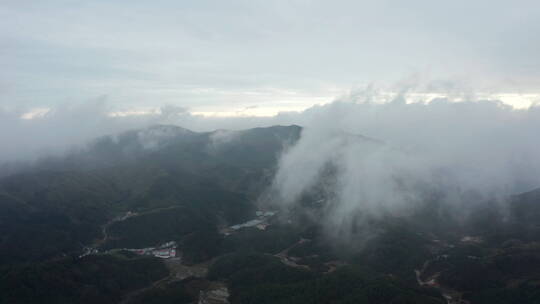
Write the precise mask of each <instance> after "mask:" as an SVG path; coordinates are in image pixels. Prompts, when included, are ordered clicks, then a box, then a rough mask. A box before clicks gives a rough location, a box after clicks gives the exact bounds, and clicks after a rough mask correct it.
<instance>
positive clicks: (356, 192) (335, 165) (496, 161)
mask: <svg viewBox="0 0 540 304" xmlns="http://www.w3.org/2000/svg"><path fill="white" fill-rule="evenodd" d="M358 96H360V97H358ZM369 100H372V98H371V97H369V98H367V97H366V96H364V95H362V94H360V95H356V97H355V96H352V97H349V98H345V99H342V100H341V101H336V102H333V103H331V104H328V105H324V106H317V107H313V108H311V109H308V110H306V111H305V112H304V113H303V114H302V119H303V126H305V128H304V130H303V131H302V135H301V139H300V140H299V142H298V143H297V144H296V145H295V146H294V147H292V148H290V149H289V150H287V151H286V153H284V154H283V155H282V157H281V160H280V165H279V170H278V171H277V174H276V176H275V180H274V184H273V188H274V190H275V191H277V193H278V195H279V197H278V201H280V202H282V203H283V204H285V205H286V206H290V205H293V204H295V203H297V202H298V201H299V200H300V199H301V197H302V196H303V195H304V194H306V193H310V192H311V193H313V192H317V191H319V192H320V191H324V192H326V193H327V195H326V198H325V199H326V200H328V201H330V205H331V206H332V208H331V209H329V210H327V220H328V222H327V224H329V225H334V226H337V227H333V228H336V231H340V233H342V232H343V231H341V230H339V227H340V226H343V225H347V223H348V222H350V221H351V218H352V217H353V216H356V215H358V214H363V215H366V216H374V217H377V216H382V215H384V214H397V215H403V214H406V212H408V211H409V210H411V209H413V208H414V205H415V204H419V203H422V202H423V201H425V200H426V198H427V197H429V195H433V194H434V193H438V194H442V195H443V200H445V201H446V202H447V203H449V204H452V206H454V207H458V208H461V207H463V209H468V208H466V207H467V206H466V205H465V206H464V205H463V204H474V203H475V202H480V201H484V200H494V199H495V200H496V199H498V198H502V197H505V196H507V195H510V194H514V193H517V192H520V191H527V190H531V189H533V188H537V187H539V186H540V133H539V130H540V107H530V108H528V109H523V110H516V109H514V108H512V107H510V106H508V105H505V104H503V103H501V102H499V101H488V100H468V101H461V102H455V101H450V100H448V99H434V100H431V101H430V102H425V103H412V104H410V103H407V102H405V98H403V96H398V97H397V98H396V99H394V100H393V101H390V102H387V103H375V102H370V101H369ZM328 168H331V169H332V170H329V169H328ZM329 172H330V173H329ZM329 176H330V177H331V178H329ZM325 179H328V180H331V182H326V184H325V182H321V181H324V180H325ZM321 188H324V189H321ZM465 197H467V198H468V199H467V200H464V198H465ZM341 228H343V227H341ZM345 230H346V229H345Z"/></svg>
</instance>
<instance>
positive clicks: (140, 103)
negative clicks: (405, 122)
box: [0, 0, 540, 118]
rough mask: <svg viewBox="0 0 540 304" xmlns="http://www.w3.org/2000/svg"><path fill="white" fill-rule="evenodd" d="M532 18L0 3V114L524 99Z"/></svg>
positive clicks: (327, 7)
mask: <svg viewBox="0 0 540 304" xmlns="http://www.w3.org/2000/svg"><path fill="white" fill-rule="evenodd" d="M538 20H540V3H539V2H537V1H483V0H479V1H462V0H458V1H418V0H415V1H341V0H337V1H315V0H313V1H311V0H287V1H280V0H276V1H268V0H266V1H260V0H249V1H248V0H246V1H243V0H231V1H208V0H198V1H168V0H156V1H143V0H130V1H101V0H94V1H77V0H72V1H70V0H47V1H37V0H33V1H32V0H2V1H0V110H1V111H4V112H9V113H17V115H19V116H24V115H26V116H24V117H25V118H32V117H33V116H40V115H42V114H43V113H45V112H46V111H48V110H49V109H51V108H59V107H64V108H66V107H67V108H69V107H74V106H80V105H81V104H83V105H84V104H85V103H93V102H95V100H105V101H106V102H107V104H108V105H109V108H108V109H109V111H110V113H111V115H134V114H144V113H149V112H152V111H156V109H160V108H161V107H163V106H164V105H166V106H173V107H181V108H183V109H186V110H187V111H189V112H190V113H192V114H202V115H211V116H271V115H275V114H276V113H279V112H288V111H301V110H304V109H306V108H309V107H311V106H313V105H318V104H325V103H329V102H331V101H333V100H335V99H336V98H339V97H340V96H343V95H347V94H349V93H350V92H351V91H354V90H357V89H358V88H365V87H366V86H370V85H373V84H375V85H376V86H377V87H379V88H380V90H382V91H384V92H386V93H388V94H391V93H395V92H398V91H399V90H401V89H402V88H403V87H407V88H409V89H410V88H414V91H415V92H416V93H417V94H420V96H424V95H422V94H456V92H458V93H459V94H463V93H467V94H469V93H470V92H474V93H475V94H481V95H482V96H484V97H486V98H488V97H492V96H495V98H497V99H501V100H503V101H505V102H508V103H513V104H515V105H518V106H521V107H526V106H527V105H528V104H530V103H531V102H535V101H537V100H538V99H539V98H538V96H540V95H538V94H540V56H539V55H538V54H540V22H539V21H538ZM409 96H412V95H409ZM40 113H41V114H40Z"/></svg>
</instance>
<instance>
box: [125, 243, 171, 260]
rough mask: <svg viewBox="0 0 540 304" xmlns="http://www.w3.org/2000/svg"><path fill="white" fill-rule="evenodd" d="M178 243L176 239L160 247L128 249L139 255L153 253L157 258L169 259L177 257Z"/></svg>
mask: <svg viewBox="0 0 540 304" xmlns="http://www.w3.org/2000/svg"><path fill="white" fill-rule="evenodd" d="M176 247H177V244H176V242H174V241H171V242H167V243H165V244H162V245H160V246H158V247H148V248H140V249H126V250H127V251H131V252H134V253H136V254H139V255H152V256H155V257H157V258H162V259H169V258H174V257H176Z"/></svg>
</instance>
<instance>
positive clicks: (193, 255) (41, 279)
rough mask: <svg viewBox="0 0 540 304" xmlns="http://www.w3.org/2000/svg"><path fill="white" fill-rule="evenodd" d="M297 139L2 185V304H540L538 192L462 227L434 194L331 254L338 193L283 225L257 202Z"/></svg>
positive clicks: (133, 137) (61, 161)
mask: <svg viewBox="0 0 540 304" xmlns="http://www.w3.org/2000/svg"><path fill="white" fill-rule="evenodd" d="M301 132H302V128H301V127H298V126H275V127H269V128H255V129H249V130H242V131H227V130H217V131H214V132H202V133H201V132H193V131H190V130H187V129H183V128H180V127H176V126H166V125H157V126H153V127H150V128H147V129H141V130H132V131H128V132H125V133H122V134H119V135H115V136H105V137H101V138H98V139H96V140H94V141H92V142H91V143H89V144H88V145H87V146H86V147H84V148H82V149H79V150H76V151H71V152H70V153H69V154H67V155H65V156H62V157H54V158H48V159H44V160H41V161H40V162H38V163H36V164H34V165H24V166H18V167H17V168H18V169H17V170H14V173H11V174H6V175H4V176H3V177H2V178H1V179H0V304H1V303H96V302H102V303H196V302H199V303H402V304H405V303H426V304H431V303H433V304H437V303H480V304H482V303H490V304H491V303H524V304H527V303H539V302H540V293H539V292H538V290H540V289H539V288H538V287H539V284H538V282H540V228H539V227H540V189H538V190H534V191H531V192H527V193H522V194H518V195H514V196H512V197H509V198H508V199H507V200H506V201H504V203H503V205H502V206H501V203H500V202H491V201H487V202H485V203H481V204H475V205H474V206H475V207H474V208H472V207H471V212H470V215H468V216H467V217H465V218H456V217H455V216H452V211H453V210H451V209H449V206H448V205H447V204H443V203H441V201H442V199H441V198H440V197H438V196H437V195H436V194H434V195H432V196H426V197H425V202H424V203H423V204H420V205H419V206H417V208H416V209H414V210H413V211H414V212H410V214H406V215H403V214H402V215H395V214H387V215H384V216H381V217H380V218H373V219H367V220H366V219H364V220H362V221H360V220H358V221H356V220H353V221H352V223H353V225H352V229H351V231H350V232H348V235H347V237H343V239H341V240H336V239H335V238H333V237H335V235H334V236H333V237H331V236H329V234H328V227H327V226H324V225H323V222H324V221H323V220H322V219H323V218H322V217H323V216H324V214H325V213H326V212H328V211H329V210H331V209H329V208H331V207H332V206H331V205H330V204H326V203H325V202H324V199H328V198H329V197H328V196H329V195H331V194H332V193H325V192H324V189H323V188H324V187H323V185H322V184H324V183H326V182H328V181H326V180H325V181H321V183H320V184H321V186H315V187H314V189H313V191H312V192H309V193H305V194H304V195H303V196H302V197H301V198H300V203H299V204H296V205H294V207H291V208H290V209H288V210H285V209H280V210H278V209H272V206H270V205H261V204H259V201H258V198H259V197H261V194H263V193H265V194H266V190H267V189H268V187H269V185H270V184H271V182H272V179H273V176H274V174H275V172H276V169H277V165H278V159H279V157H280V155H281V153H282V152H283V151H284V149H287V148H288V147H291V146H293V145H294V144H295V143H296V142H297V141H298V140H299V138H300V136H301ZM345 136H346V139H347V141H362V142H367V143H369V144H370V145H373V144H376V145H383V144H384V143H383V142H381V141H378V140H375V139H370V138H366V137H363V136H360V135H349V134H346V135H345ZM331 176H332V172H331V170H329V172H328V173H325V174H323V175H322V179H331ZM381 187H384V185H381ZM321 198H323V199H322V200H321ZM464 199H468V198H464ZM321 201H322V202H321ZM465 203H466V202H465ZM351 218H353V219H354V216H352V217H351ZM356 222H358V223H356ZM460 301H461V302H460Z"/></svg>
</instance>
